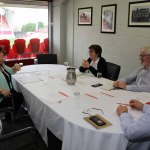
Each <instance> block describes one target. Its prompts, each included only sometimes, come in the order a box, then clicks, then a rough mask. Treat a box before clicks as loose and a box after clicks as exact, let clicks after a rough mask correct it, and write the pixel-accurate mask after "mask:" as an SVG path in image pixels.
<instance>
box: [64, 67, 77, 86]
mask: <svg viewBox="0 0 150 150" xmlns="http://www.w3.org/2000/svg"><path fill="white" fill-rule="evenodd" d="M67 71H68V72H67V76H66V82H67V83H68V84H72V85H74V84H75V83H76V79H77V76H76V73H75V68H73V67H69V68H67Z"/></svg>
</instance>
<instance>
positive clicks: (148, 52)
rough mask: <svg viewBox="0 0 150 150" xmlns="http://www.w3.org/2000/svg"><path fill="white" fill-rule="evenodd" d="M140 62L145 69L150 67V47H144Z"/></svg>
mask: <svg viewBox="0 0 150 150" xmlns="http://www.w3.org/2000/svg"><path fill="white" fill-rule="evenodd" d="M139 56H140V61H141V64H142V65H144V67H145V68H149V67H150V46H147V47H143V48H141V50H140V55H139Z"/></svg>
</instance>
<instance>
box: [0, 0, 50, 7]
mask: <svg viewBox="0 0 150 150" xmlns="http://www.w3.org/2000/svg"><path fill="white" fill-rule="evenodd" d="M48 1H52V0H1V1H0V3H2V2H3V3H4V5H2V6H9V5H11V6H12V5H17V6H18V5H33V6H34V5H35V6H48Z"/></svg>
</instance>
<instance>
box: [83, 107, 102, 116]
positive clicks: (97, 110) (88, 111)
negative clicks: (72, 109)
mask: <svg viewBox="0 0 150 150" xmlns="http://www.w3.org/2000/svg"><path fill="white" fill-rule="evenodd" d="M82 113H83V114H87V115H90V116H91V115H94V114H104V112H103V110H102V109H100V108H88V109H86V110H84V111H82Z"/></svg>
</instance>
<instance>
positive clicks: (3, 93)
mask: <svg viewBox="0 0 150 150" xmlns="http://www.w3.org/2000/svg"><path fill="white" fill-rule="evenodd" d="M0 93H1V94H2V95H4V96H5V97H9V96H10V95H11V93H10V91H8V90H6V89H1V90H0Z"/></svg>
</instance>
